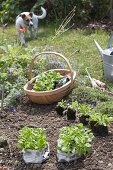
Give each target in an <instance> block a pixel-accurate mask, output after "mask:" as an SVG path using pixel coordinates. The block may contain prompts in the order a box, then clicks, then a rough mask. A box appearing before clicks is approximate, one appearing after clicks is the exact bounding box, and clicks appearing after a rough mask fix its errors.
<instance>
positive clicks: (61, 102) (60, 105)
mask: <svg viewBox="0 0 113 170" xmlns="http://www.w3.org/2000/svg"><path fill="white" fill-rule="evenodd" d="M57 107H62V108H64V109H66V107H67V106H66V101H64V100H63V99H62V100H61V101H59V102H58V104H57Z"/></svg>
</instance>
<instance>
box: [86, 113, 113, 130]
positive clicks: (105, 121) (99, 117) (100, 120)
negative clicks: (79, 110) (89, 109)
mask: <svg viewBox="0 0 113 170" xmlns="http://www.w3.org/2000/svg"><path fill="white" fill-rule="evenodd" d="M89 120H90V121H93V122H95V126H98V125H103V126H107V127H109V125H110V122H111V121H113V117H109V116H108V115H107V114H103V113H101V112H93V113H92V114H91V115H90V118H89Z"/></svg>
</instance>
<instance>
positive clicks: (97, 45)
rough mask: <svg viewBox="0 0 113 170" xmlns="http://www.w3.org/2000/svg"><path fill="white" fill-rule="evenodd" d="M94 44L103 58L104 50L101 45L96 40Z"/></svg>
mask: <svg viewBox="0 0 113 170" xmlns="http://www.w3.org/2000/svg"><path fill="white" fill-rule="evenodd" d="M94 43H95V45H96V47H97V49H98V51H99V53H100V55H101V56H102V57H103V49H102V48H101V47H100V45H99V44H98V43H97V42H96V40H94Z"/></svg>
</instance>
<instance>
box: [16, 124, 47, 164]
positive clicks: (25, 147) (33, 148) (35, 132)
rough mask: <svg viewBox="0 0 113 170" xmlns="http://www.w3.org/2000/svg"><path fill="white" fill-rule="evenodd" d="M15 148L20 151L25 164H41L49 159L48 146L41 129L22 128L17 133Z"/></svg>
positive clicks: (43, 131)
mask: <svg viewBox="0 0 113 170" xmlns="http://www.w3.org/2000/svg"><path fill="white" fill-rule="evenodd" d="M17 147H18V148H19V149H22V152H23V159H24V161H25V162H26V163H42V162H44V161H45V160H46V159H48V158H49V146H48V142H47V138H46V135H45V130H44V129H42V128H29V127H26V126H25V127H23V128H22V129H21V130H20V131H19V137H18V143H17Z"/></svg>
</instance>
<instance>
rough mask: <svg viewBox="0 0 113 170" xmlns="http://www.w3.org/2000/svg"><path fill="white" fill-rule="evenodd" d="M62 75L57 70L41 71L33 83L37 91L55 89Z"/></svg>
mask: <svg viewBox="0 0 113 170" xmlns="http://www.w3.org/2000/svg"><path fill="white" fill-rule="evenodd" d="M61 78H62V76H61V75H60V73H57V72H56V71H49V72H43V73H40V74H39V75H38V77H37V79H36V81H35V83H34V85H33V90H35V91H48V90H53V89H55V86H56V84H57V83H58V82H59V80H61Z"/></svg>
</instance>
